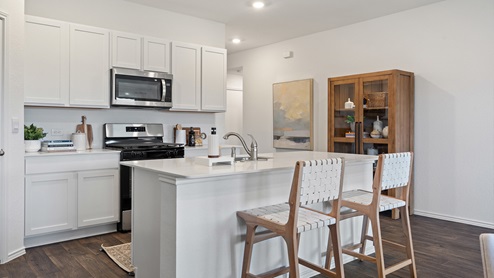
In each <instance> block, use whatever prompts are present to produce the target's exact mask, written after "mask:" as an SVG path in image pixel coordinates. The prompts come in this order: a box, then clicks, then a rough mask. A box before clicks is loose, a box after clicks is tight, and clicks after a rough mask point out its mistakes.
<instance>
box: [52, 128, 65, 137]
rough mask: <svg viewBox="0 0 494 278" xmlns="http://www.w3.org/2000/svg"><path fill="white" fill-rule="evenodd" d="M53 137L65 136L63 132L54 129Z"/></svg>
mask: <svg viewBox="0 0 494 278" xmlns="http://www.w3.org/2000/svg"><path fill="white" fill-rule="evenodd" d="M51 135H53V136H62V135H63V130H61V129H55V128H52V129H51Z"/></svg>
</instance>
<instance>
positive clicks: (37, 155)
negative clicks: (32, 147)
mask: <svg viewBox="0 0 494 278" xmlns="http://www.w3.org/2000/svg"><path fill="white" fill-rule="evenodd" d="M107 153H120V151H117V150H110V149H90V150H85V151H75V152H73V151H72V152H35V153H25V154H24V157H32V156H34V157H39V156H57V155H88V154H107Z"/></svg>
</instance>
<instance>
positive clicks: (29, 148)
mask: <svg viewBox="0 0 494 278" xmlns="http://www.w3.org/2000/svg"><path fill="white" fill-rule="evenodd" d="M40 149H41V141H40V140H24V150H25V151H26V152H27V153H35V152H37V151H39V150H40Z"/></svg>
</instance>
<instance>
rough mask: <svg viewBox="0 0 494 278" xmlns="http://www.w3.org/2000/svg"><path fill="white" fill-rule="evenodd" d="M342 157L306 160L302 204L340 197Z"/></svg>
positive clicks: (301, 187)
mask: <svg viewBox="0 0 494 278" xmlns="http://www.w3.org/2000/svg"><path fill="white" fill-rule="evenodd" d="M342 172H343V160H342V159H341V158H332V159H321V160H309V161H304V162H303V166H302V180H301V184H300V205H302V206H304V205H309V204H315V203H320V202H324V201H331V200H334V199H338V198H339V197H340V196H339V194H340V192H341V186H342V177H343V173H342Z"/></svg>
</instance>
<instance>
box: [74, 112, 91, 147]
mask: <svg viewBox="0 0 494 278" xmlns="http://www.w3.org/2000/svg"><path fill="white" fill-rule="evenodd" d="M86 120H87V118H86V116H82V124H78V125H77V127H76V128H75V132H80V133H84V134H86V149H88V150H90V149H92V146H93V127H92V126H91V125H88V124H87V122H86Z"/></svg>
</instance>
